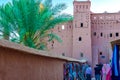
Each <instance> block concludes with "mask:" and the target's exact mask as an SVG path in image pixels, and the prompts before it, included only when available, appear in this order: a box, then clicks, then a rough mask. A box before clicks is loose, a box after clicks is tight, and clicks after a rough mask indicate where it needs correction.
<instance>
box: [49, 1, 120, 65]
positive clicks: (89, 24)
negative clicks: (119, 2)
mask: <svg viewBox="0 0 120 80" xmlns="http://www.w3.org/2000/svg"><path fill="white" fill-rule="evenodd" d="M73 6H74V7H73V16H74V19H73V21H70V22H68V23H64V24H60V25H58V26H57V27H56V28H54V29H53V31H54V32H55V33H56V34H58V35H59V36H60V37H61V38H62V40H63V42H62V43H59V42H57V41H53V42H52V43H49V49H50V51H51V52H53V53H54V54H58V55H62V56H67V57H73V58H76V59H85V60H87V61H88V62H89V63H90V64H92V65H95V64H97V63H100V62H101V63H108V62H109V60H110V56H111V54H112V47H111V44H110V42H111V41H113V40H116V39H119V38H120V13H119V12H118V13H107V12H105V13H93V12H91V10H90V6H91V1H89V0H87V1H77V0H74V2H73Z"/></svg>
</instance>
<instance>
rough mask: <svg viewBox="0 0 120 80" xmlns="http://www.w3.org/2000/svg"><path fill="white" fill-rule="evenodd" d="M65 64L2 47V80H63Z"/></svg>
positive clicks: (0, 77) (0, 78)
mask: <svg viewBox="0 0 120 80" xmlns="http://www.w3.org/2000/svg"><path fill="white" fill-rule="evenodd" d="M11 46H12V45H11ZM64 63H65V61H64V60H61V59H56V58H50V57H44V56H40V55H34V54H28V53H26V52H23V51H18V50H14V49H10V48H4V47H0V80H63V64H64Z"/></svg>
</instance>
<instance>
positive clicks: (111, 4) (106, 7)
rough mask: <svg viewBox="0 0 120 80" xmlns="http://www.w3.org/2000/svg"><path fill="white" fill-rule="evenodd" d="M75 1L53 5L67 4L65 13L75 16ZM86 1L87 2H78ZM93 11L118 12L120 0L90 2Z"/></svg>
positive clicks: (93, 0) (1, 1) (4, 0)
mask: <svg viewBox="0 0 120 80" xmlns="http://www.w3.org/2000/svg"><path fill="white" fill-rule="evenodd" d="M8 1H10V0H0V4H3V3H6V2H8ZM73 1H74V0H53V4H57V3H66V4H67V6H68V7H67V9H66V10H65V11H64V12H66V13H69V14H73ZM77 1H86V0H77ZM90 1H91V11H92V12H95V13H103V12H105V11H107V12H110V13H111V12H118V11H120V0H90Z"/></svg>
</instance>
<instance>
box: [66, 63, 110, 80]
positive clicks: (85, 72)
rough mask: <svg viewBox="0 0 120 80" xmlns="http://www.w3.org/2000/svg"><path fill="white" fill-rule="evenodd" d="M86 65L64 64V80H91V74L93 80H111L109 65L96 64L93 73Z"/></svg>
mask: <svg viewBox="0 0 120 80" xmlns="http://www.w3.org/2000/svg"><path fill="white" fill-rule="evenodd" d="M92 70H93V69H92V67H91V66H90V65H89V64H87V63H83V64H79V63H72V62H70V63H65V64H64V80H91V79H92V74H93V73H94V74H95V80H111V67H110V65H109V64H96V66H95V67H94V71H92Z"/></svg>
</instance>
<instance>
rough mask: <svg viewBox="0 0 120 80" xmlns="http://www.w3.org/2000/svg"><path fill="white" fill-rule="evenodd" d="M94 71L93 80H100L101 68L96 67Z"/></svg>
mask: <svg viewBox="0 0 120 80" xmlns="http://www.w3.org/2000/svg"><path fill="white" fill-rule="evenodd" d="M94 70H95V80H100V75H101V68H100V66H97V65H96V67H95V68H94Z"/></svg>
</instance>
